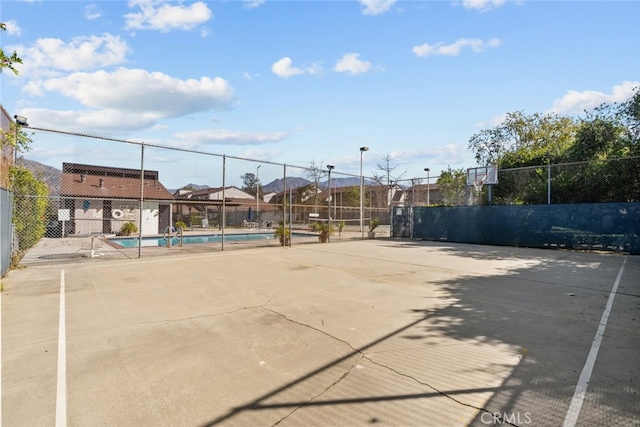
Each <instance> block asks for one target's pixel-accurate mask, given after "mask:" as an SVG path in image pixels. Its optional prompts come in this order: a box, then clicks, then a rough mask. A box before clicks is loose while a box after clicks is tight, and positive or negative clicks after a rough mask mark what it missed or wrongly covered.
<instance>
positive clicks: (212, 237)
mask: <svg viewBox="0 0 640 427" xmlns="http://www.w3.org/2000/svg"><path fill="white" fill-rule="evenodd" d="M296 236H297V237H302V236H308V235H307V234H303V233H292V237H294V238H295V237H296ZM273 239H275V236H274V235H273V233H250V234H249V233H248V234H225V235H224V241H225V242H245V241H251V240H273ZM109 240H110V241H111V242H113V243H115V244H116V245H120V246H122V247H124V248H137V247H138V238H137V237H123V238H115V239H109ZM220 242H222V235H221V234H203V235H199V236H184V237H183V238H182V243H183V244H184V245H193V244H201V243H220ZM179 244H180V240H179V239H178V238H176V237H173V238H172V239H171V245H172V246H177V245H179ZM141 246H167V241H166V239H164V238H162V237H143V238H142V245H141Z"/></svg>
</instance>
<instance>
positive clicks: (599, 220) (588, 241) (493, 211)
mask: <svg viewBox="0 0 640 427" xmlns="http://www.w3.org/2000/svg"><path fill="white" fill-rule="evenodd" d="M408 213H409V210H408V209H406V208H405V209H397V210H395V211H394V216H393V222H394V231H393V235H394V236H397V237H401V236H402V237H409V236H410V235H411V234H412V237H413V238H415V239H426V240H444V241H451V242H464V243H479V244H488V245H507V246H525V247H536V248H566V249H592V250H607V251H615V252H627V253H632V254H640V236H639V234H640V203H593V204H567V205H525V206H460V207H415V208H414V209H413V221H411V218H410V217H409V215H408ZM411 228H412V233H411ZM403 229H404V231H402V230H403ZM407 232H409V233H411V234H409V236H408V235H407Z"/></svg>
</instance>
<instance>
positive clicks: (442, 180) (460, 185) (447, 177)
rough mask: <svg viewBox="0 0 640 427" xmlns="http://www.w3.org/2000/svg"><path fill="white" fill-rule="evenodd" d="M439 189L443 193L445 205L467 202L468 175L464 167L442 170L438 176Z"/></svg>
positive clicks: (458, 204) (459, 204) (457, 204)
mask: <svg viewBox="0 0 640 427" xmlns="http://www.w3.org/2000/svg"><path fill="white" fill-rule="evenodd" d="M437 183H438V189H439V190H440V194H442V204H443V205H445V206H461V205H464V204H466V195H467V177H466V173H465V171H464V169H451V166H449V167H448V168H447V170H446V171H442V172H441V173H440V176H439V177H438V182H437Z"/></svg>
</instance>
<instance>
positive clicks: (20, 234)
mask: <svg viewBox="0 0 640 427" xmlns="http://www.w3.org/2000/svg"><path fill="white" fill-rule="evenodd" d="M28 132H29V135H30V137H31V139H32V144H31V147H32V149H33V151H34V154H37V155H38V157H42V156H48V157H49V161H48V162H47V163H48V164H59V166H58V167H49V166H45V165H43V164H41V163H36V162H31V161H29V160H26V159H23V158H18V159H17V165H18V166H23V167H25V168H26V169H29V170H30V171H32V172H33V174H34V175H35V176H36V178H37V180H35V181H31V180H29V179H28V178H27V177H21V176H20V175H19V174H18V175H16V176H14V177H13V178H12V179H13V182H12V189H13V194H12V200H11V202H12V203H11V204H10V205H11V206H12V207H13V230H12V236H13V237H12V238H11V241H12V243H11V246H12V248H13V252H14V253H16V252H18V251H19V252H18V253H19V254H20V255H24V254H25V251H26V250H28V251H27V252H26V255H25V256H24V258H23V261H25V262H41V261H47V260H56V259H57V260H61V259H62V260H69V259H73V258H85V257H92V258H110V257H125V258H137V257H141V256H143V255H147V254H167V253H173V252H176V251H183V252H199V251H215V250H224V249H225V248H228V247H240V246H242V247H246V246H247V245H251V246H265V245H272V246H280V245H290V244H292V241H293V242H294V243H296V242H300V243H302V242H317V241H320V240H321V237H322V236H321V235H322V234H323V232H322V230H323V229H324V230H326V229H331V230H333V232H332V234H330V236H333V238H334V239H335V238H336V237H337V238H341V239H343V238H350V237H352V238H364V237H365V233H367V232H369V231H373V229H375V227H376V225H378V224H379V225H381V227H380V228H378V229H377V231H379V232H380V231H382V233H383V235H386V232H387V230H388V229H389V227H390V225H391V223H392V221H393V220H392V217H393V213H394V209H395V208H397V207H405V208H409V209H410V211H411V210H412V209H413V208H414V207H435V206H469V205H516V206H517V205H543V204H580V203H618V202H634V201H638V200H640V179H639V178H638V176H637V171H638V170H639V169H640V157H629V158H623V159H610V160H602V161H593V162H580V163H570V164H557V165H541V166H535V167H523V168H514V169H500V170H499V171H498V184H496V185H491V186H490V185H485V186H483V188H482V190H481V191H480V192H476V191H475V190H474V188H473V187H470V186H467V182H466V177H465V174H464V170H463V169H458V170H451V169H450V170H449V171H448V172H447V173H445V172H444V171H443V173H442V174H440V175H434V176H428V175H427V176H424V177H415V178H409V179H402V180H396V181H390V182H388V183H386V182H380V178H379V177H361V176H359V175H352V174H347V173H344V172H340V171H339V170H335V169H333V168H332V169H331V170H329V169H328V168H327V166H326V165H323V166H321V167H314V165H312V167H304V166H296V165H287V164H282V163H275V162H267V161H260V160H256V159H247V158H240V157H234V156H227V155H223V154H214V153H208V152H202V151H197V150H191V149H186V148H179V147H166V146H159V145H156V144H153V143H152V142H146V141H145V142H142V141H131V140H127V141H125V140H118V139H112V138H104V137H97V136H93V135H84V134H77V133H70V132H61V131H55V130H51V129H39V128H29V129H28ZM68 159H73V161H72V162H70V161H69V160H68ZM43 182H44V183H45V184H43ZM361 189H362V191H361ZM4 205H7V204H6V203H5V204H3V206H4ZM404 218H405V219H404V220H403V221H404V222H402V224H400V225H401V228H402V229H403V230H405V231H403V232H401V233H400V234H397V233H394V235H400V236H405V235H407V234H408V235H413V228H414V224H413V223H412V222H411V219H412V218H413V214H409V215H404ZM370 226H371V228H370ZM5 228H6V227H5ZM292 232H293V234H292V236H291V237H292V238H289V235H290V233H292Z"/></svg>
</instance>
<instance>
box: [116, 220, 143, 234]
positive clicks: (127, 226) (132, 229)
mask: <svg viewBox="0 0 640 427" xmlns="http://www.w3.org/2000/svg"><path fill="white" fill-rule="evenodd" d="M137 232H138V226H137V225H135V224H134V223H132V222H125V223H124V224H122V228H120V231H119V232H118V233H117V234H118V236H131V235H132V234H134V233H137Z"/></svg>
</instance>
